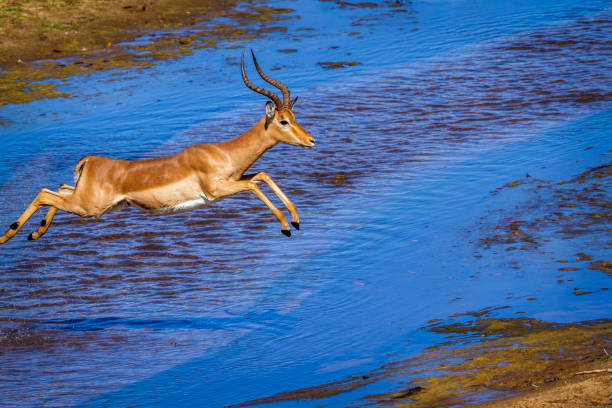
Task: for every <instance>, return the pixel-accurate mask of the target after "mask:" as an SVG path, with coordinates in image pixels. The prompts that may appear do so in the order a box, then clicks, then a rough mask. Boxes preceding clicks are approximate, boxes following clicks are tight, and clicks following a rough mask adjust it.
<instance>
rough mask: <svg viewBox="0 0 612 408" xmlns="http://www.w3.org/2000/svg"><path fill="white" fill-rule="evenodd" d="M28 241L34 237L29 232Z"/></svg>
mask: <svg viewBox="0 0 612 408" xmlns="http://www.w3.org/2000/svg"><path fill="white" fill-rule="evenodd" d="M28 241H34V237H33V236H32V233H30V235H28Z"/></svg>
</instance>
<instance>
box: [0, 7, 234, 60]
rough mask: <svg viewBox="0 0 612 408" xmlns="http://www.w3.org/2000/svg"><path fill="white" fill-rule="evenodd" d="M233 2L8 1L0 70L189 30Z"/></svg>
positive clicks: (0, 35) (0, 13)
mask: <svg viewBox="0 0 612 408" xmlns="http://www.w3.org/2000/svg"><path fill="white" fill-rule="evenodd" d="M236 3H237V1H236V0H221V1H213V0H204V1H199V0H197V1H196V0H106V1H104V2H100V1H95V0H60V1H53V2H31V1H25V0H11V1H7V2H2V6H1V8H0V21H1V23H2V24H0V65H4V66H10V65H14V64H17V63H19V62H27V61H34V60H40V59H50V58H63V57H66V56H75V55H82V54H83V53H87V54H89V53H92V52H96V51H100V50H103V49H105V48H107V47H111V46H112V45H113V44H114V43H116V42H118V41H125V40H130V39H133V38H135V37H136V36H138V35H140V34H142V33H144V32H147V31H156V30H166V29H173V28H179V27H183V26H186V25H187V26H188V25H193V24H196V22H198V21H200V20H201V19H204V18H207V17H211V16H213V15H214V14H215V13H218V12H220V11H226V10H229V9H231V8H232V7H234V6H235V5H236Z"/></svg>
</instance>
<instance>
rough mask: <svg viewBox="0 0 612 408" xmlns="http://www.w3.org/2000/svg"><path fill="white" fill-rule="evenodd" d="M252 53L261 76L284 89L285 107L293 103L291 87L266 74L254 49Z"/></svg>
mask: <svg viewBox="0 0 612 408" xmlns="http://www.w3.org/2000/svg"><path fill="white" fill-rule="evenodd" d="M251 55H252V56H253V62H254V63H255V68H256V69H257V72H258V73H259V76H261V77H262V78H263V80H264V81H266V82H268V83H269V84H272V85H274V86H275V87H277V88H278V89H280V90H281V91H282V93H283V107H284V108H289V106H290V105H291V98H290V96H289V88H287V85H285V84H283V83H282V82H280V81H276V80H274V79H272V78H270V77H269V76H267V75H266V74H264V73H263V71H262V70H261V67H260V66H259V64H258V63H257V59H256V58H255V53H254V52H253V50H251Z"/></svg>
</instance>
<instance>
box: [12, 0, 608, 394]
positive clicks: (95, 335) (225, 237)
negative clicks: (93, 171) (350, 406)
mask: <svg viewBox="0 0 612 408" xmlns="http://www.w3.org/2000/svg"><path fill="white" fill-rule="evenodd" d="M368 4H369V5H368ZM359 5H361V6H359ZM499 5H500V7H499V8H493V7H483V8H482V9H481V10H478V12H476V10H475V9H472V6H469V5H467V4H464V3H457V4H455V3H453V4H452V5H451V4H447V3H444V2H443V3H423V4H419V5H416V4H413V3H410V2H405V3H402V6H400V7H398V6H396V3H394V2H383V3H380V4H378V5H376V7H375V6H374V5H373V4H372V3H367V4H366V3H354V4H353V3H349V2H316V3H314V2H302V1H295V2H286V3H279V4H275V7H280V8H283V9H293V10H295V11H293V12H287V13H283V16H284V19H283V20H282V21H280V22H278V21H276V22H274V26H275V27H276V26H279V27H283V29H277V30H266V31H265V32H264V31H262V32H261V33H258V34H256V35H251V36H246V37H241V36H240V35H238V36H237V39H238V41H233V40H231V39H230V38H229V37H228V36H230V37H231V35H230V34H231V33H232V32H233V31H231V30H230V31H228V32H227V33H226V34H227V35H226V36H221V35H219V36H218V37H219V38H218V40H219V41H218V43H216V44H215V47H212V48H211V47H203V48H201V49H198V47H194V48H190V49H189V52H185V53H179V54H177V55H182V56H183V58H181V59H176V60H174V59H169V60H166V61H165V62H159V63H158V64H157V65H155V66H153V65H151V66H148V67H145V68H143V69H142V70H141V71H138V70H133V69H130V70H128V71H125V72H123V75H121V76H119V77H118V78H117V77H115V76H114V75H115V73H117V72H121V71H115V70H103V71H100V72H99V73H97V74H95V75H91V76H90V77H86V76H77V77H73V76H71V74H67V75H66V76H65V78H66V79H65V81H66V82H63V83H62V84H61V89H63V91H66V92H69V93H71V94H73V95H77V96H74V97H73V98H69V99H55V100H45V99H43V100H39V101H35V102H31V103H29V104H26V105H13V104H9V105H5V106H4V107H3V108H2V109H1V110H0V117H5V118H7V120H6V121H4V122H2V124H0V126H1V127H0V130H2V132H3V136H2V137H3V140H6V141H7V143H6V144H5V147H4V155H3V158H2V162H0V168H1V169H2V170H3V175H2V176H0V181H1V182H2V191H1V197H2V213H1V214H0V220H1V221H2V224H3V225H10V223H11V222H13V221H14V218H15V217H16V216H17V215H18V214H19V213H20V211H23V209H24V208H25V207H26V206H27V204H28V203H29V200H31V199H32V198H33V197H34V196H35V194H36V192H37V191H38V189H40V188H41V187H43V186H53V185H55V184H59V183H61V182H65V181H67V180H66V178H67V177H68V176H69V175H70V174H71V171H72V166H73V163H74V162H75V161H76V159H78V158H79V157H81V156H83V155H85V154H105V155H110V156H113V157H122V158H142V157H155V156H159V155H163V154H168V153H173V152H176V151H179V150H180V149H182V148H184V147H185V146H187V145H189V144H191V143H194V142H202V141H219V140H225V139H227V137H228V136H227V135H237V134H239V133H241V132H242V131H244V130H245V129H246V128H247V127H248V126H250V124H252V123H254V122H255V121H256V120H257V119H259V117H260V116H261V115H263V101H262V100H261V98H258V99H255V98H256V97H255V96H254V95H253V94H250V93H249V91H248V90H244V88H243V86H242V84H241V83H240V82H239V77H238V75H237V74H238V68H237V64H238V61H239V55H240V51H239V50H237V49H235V47H242V46H253V48H255V50H256V51H257V52H258V53H259V55H261V56H262V57H261V59H262V61H261V62H262V65H264V66H265V67H266V68H268V69H269V70H270V73H271V74H272V75H273V76H274V77H276V76H278V78H279V79H281V80H283V82H286V83H288V84H289V85H290V87H291V89H292V93H293V94H295V95H300V101H299V102H298V105H297V107H296V109H295V112H296V116H297V117H298V120H299V121H300V124H302V126H303V127H304V128H306V129H308V130H309V132H310V133H311V134H313V136H315V137H316V138H317V140H318V142H319V145H318V146H317V148H316V149H315V150H312V151H302V150H300V149H296V148H294V147H281V146H279V147H277V148H276V149H274V150H273V151H271V152H269V153H267V154H266V156H264V157H263V158H262V159H261V160H260V161H259V162H258V163H256V165H255V167H254V169H258V170H264V169H265V171H266V172H268V173H269V174H271V175H272V177H273V178H274V179H275V180H276V181H277V182H278V184H279V185H280V186H281V188H283V190H284V191H285V192H286V193H287V195H288V196H290V197H291V198H292V200H293V201H294V202H295V203H296V204H297V206H298V209H299V210H300V217H301V221H302V230H301V231H300V232H299V233H297V234H296V235H295V236H294V237H292V238H291V239H286V238H285V237H283V236H282V235H280V233H279V231H278V226H277V225H276V221H275V219H274V217H273V216H272V215H271V214H270V213H269V212H268V211H267V210H266V209H265V208H262V206H261V205H260V204H259V203H258V202H257V201H256V200H255V199H254V198H252V197H250V196H249V195H247V194H243V195H239V196H235V197H231V198H228V199H227V200H224V201H223V202H222V203H220V204H219V205H218V206H214V207H211V208H207V209H206V210H202V211H196V212H192V213H186V214H179V215H175V216H170V217H161V216H150V215H147V214H144V213H142V212H138V211H136V210H133V209H127V210H124V211H122V212H121V213H117V214H110V215H108V216H105V217H103V218H101V219H98V220H82V219H78V218H76V217H74V216H71V215H67V214H59V215H58V216H57V218H56V220H57V222H54V225H53V226H52V227H51V229H50V230H49V232H48V234H47V235H46V236H45V237H44V238H43V239H41V240H40V241H37V242H35V243H26V242H24V239H25V236H27V234H24V233H22V234H21V235H18V236H16V237H15V238H14V239H13V240H12V241H10V242H9V243H8V244H6V245H4V246H3V247H2V248H1V250H2V254H3V255H2V259H0V265H1V267H2V270H3V273H2V275H1V276H0V291H1V297H0V330H1V331H0V354H1V355H2V360H3V363H2V365H0V378H1V380H0V381H1V382H2V387H0V388H2V389H3V390H4V391H2V392H3V393H5V395H4V397H5V398H3V399H4V400H5V401H18V400H19V401H23V404H26V405H27V404H30V403H31V404H34V405H37V404H53V405H66V404H75V403H78V402H82V401H87V402H86V403H85V405H91V406H103V405H104V404H107V405H118V404H119V405H121V404H125V405H128V404H132V403H134V402H135V401H136V402H139V403H142V404H144V405H156V404H158V405H169V404H170V403H171V401H182V402H183V403H184V405H194V406H197V405H198V404H200V405H202V404H204V405H209V406H219V405H224V404H229V403H237V402H240V401H248V400H253V399H255V398H263V397H265V396H266V395H268V396H269V395H274V394H276V393H278V392H279V391H284V390H288V389H300V388H301V387H308V386H313V385H315V384H327V383H331V382H334V381H339V380H342V379H344V378H346V377H347V376H350V375H353V374H354V373H355V372H356V371H359V372H364V373H367V372H369V371H370V370H374V369H376V368H377V367H381V366H383V365H384V364H387V363H391V362H397V361H400V360H402V359H408V358H415V355H417V354H418V353H420V352H421V351H422V350H423V349H424V348H426V347H430V346H433V345H435V344H438V343H439V342H440V338H439V337H438V335H437V334H436V333H435V332H432V331H431V330H430V331H427V330H420V329H419V327H425V326H426V323H427V321H429V320H431V319H439V318H443V319H446V316H451V315H453V314H454V313H457V312H466V311H470V310H481V309H483V308H486V307H498V306H511V308H509V309H502V310H504V312H500V313H504V314H505V315H504V316H501V317H500V318H506V317H512V318H523V319H528V318H534V319H539V320H543V321H550V322H563V323H567V324H571V322H575V321H582V320H591V319H597V318H602V317H606V316H607V315H609V308H608V307H607V303H606V301H605V299H606V291H605V290H604V288H605V287H606V286H605V285H607V286H609V283H608V284H606V283H605V282H606V279H607V278H608V276H607V275H606V274H604V273H601V271H600V270H601V269H602V268H606V267H607V266H606V265H608V264H606V263H605V262H608V261H609V260H608V259H606V258H605V255H604V254H605V248H606V245H609V243H608V244H605V243H602V242H601V239H598V238H597V236H599V235H601V234H600V233H596V232H597V231H600V230H599V229H597V228H603V229H605V228H607V226H608V225H609V214H608V215H605V214H607V212H606V211H607V210H602V211H601V212H598V213H597V214H600V217H598V218H597V220H598V222H601V223H600V224H596V225H597V227H593V224H583V229H585V230H586V231H587V232H585V233H584V234H573V233H571V234H569V235H571V237H570V238H567V239H566V237H565V236H564V237H563V238H560V237H559V234H557V233H555V231H556V229H559V228H562V229H564V230H571V228H570V227H568V226H565V225H564V226H563V227H558V225H559V224H555V222H557V221H558V222H561V223H570V224H571V223H572V222H574V221H579V222H580V223H584V222H588V221H591V220H593V219H595V218H596V217H594V216H593V215H592V214H595V213H596V212H594V211H591V210H589V209H588V208H587V207H588V206H591V205H597V204H596V203H597V202H600V203H606V202H609V197H608V196H607V195H606V196H605V197H599V198H598V196H597V194H605V192H606V191H609V186H608V185H607V184H606V185H605V186H601V185H599V186H598V185H596V184H594V183H604V182H605V183H609V181H608V179H607V178H605V179H604V178H603V177H601V178H595V179H593V178H589V183H590V184H589V185H590V188H591V190H588V191H585V192H584V194H586V195H584V196H581V195H578V196H579V197H583V198H579V199H577V200H573V201H572V200H571V199H567V200H564V199H563V198H562V197H561V196H563V195H565V196H572V194H573V192H572V191H570V190H571V189H579V188H582V185H579V184H580V175H581V174H586V173H584V171H586V170H587V169H588V168H592V167H594V166H596V165H601V164H603V163H606V162H609V157H606V155H607V154H609V149H610V148H611V146H610V137H609V131H608V129H607V121H608V119H607V118H608V117H609V109H610V96H611V92H612V89H611V88H610V84H611V83H612V81H610V69H609V62H608V61H609V60H610V57H611V55H610V54H611V53H612V52H611V50H610V47H609V38H610V36H611V35H612V18H611V17H612V16H611V15H610V11H609V9H608V8H606V7H607V5H606V3H605V2H588V4H584V5H582V6H581V7H574V6H573V4H571V3H567V4H565V3H563V2H555V3H554V4H546V5H539V6H537V7H536V6H533V5H514V6H510V5H508V4H506V3H503V2H500V3H499ZM539 10H546V11H545V12H540V11H539ZM237 13H238V14H236V15H233V16H229V17H228V16H225V17H221V18H234V19H240V18H248V16H244V15H242V14H240V10H238V11H237ZM285 18H286V20H285ZM222 23H223V20H220V21H216V24H222ZM258 23H261V22H258ZM261 24H263V25H262V26H261V27H263V28H266V27H269V25H266V24H268V23H267V22H265V21H264V22H263V23H261ZM172 35H176V36H177V38H182V36H183V35H191V34H189V33H174V34H172ZM213 37H215V35H213ZM215 38H217V37H215ZM193 41H196V40H193ZM140 46H142V44H140V43H138V42H136V44H135V45H134V47H140ZM271 50H277V51H278V54H277V55H275V54H272V55H271ZM294 50H295V52H294ZM192 52H193V55H192V56H187V54H190V53H192ZM145 60H146V61H148V59H146V58H145ZM221 61H222V62H221ZM274 61H278V62H274ZM358 63H359V64H358ZM230 73H231V74H230ZM219 95H223V98H220V97H219ZM249 97H250V98H252V99H250V100H249V102H248V103H245V102H243V101H244V100H245V98H249ZM255 101H257V102H255ZM254 104H255V105H254ZM254 106H255V111H254ZM257 109H261V112H260V113H256V112H259V111H257ZM601 112H604V113H603V114H602V113H601ZM228 118H231V120H228ZM585 118H586V119H585ZM92 123H95V124H96V125H95V126H93V125H92ZM143 135H145V136H143ZM587 148H588V149H587ZM606 160H607V161H606ZM542 166H547V167H546V168H542ZM526 172H529V173H530V177H529V178H526V177H525V173H526ZM560 174H561V175H563V176H562V177H560V176H559V175H560ZM589 174H592V175H594V174H600V173H598V172H591V173H589ZM606 174H607V173H606ZM573 176H576V177H577V178H576V179H571V177H573ZM585 177H590V176H588V174H587V176H585ZM593 177H596V176H593ZM519 179H520V180H521V183H518V184H513V183H514V182H516V181H517V180H519ZM24 180H28V183H25V184H24ZM544 180H555V182H556V181H562V180H564V181H565V182H566V183H570V184H571V183H574V185H571V186H570V184H568V185H566V189H565V190H563V188H564V187H558V186H556V185H555V184H554V182H545V181H544ZM508 183H510V184H508ZM540 186H542V188H540ZM597 189H599V190H601V191H599V190H597ZM576 191H577V190H576ZM536 193H537V194H538V195H539V196H537V199H536V198H533V199H532V197H534V195H535V194H536ZM576 194H578V193H576ZM580 194H582V193H580ZM551 197H552V198H553V199H551ZM591 198H593V200H591ZM598 200H599V201H598ZM523 201H528V202H529V206H527V207H525V205H524V202H523ZM542 203H551V204H550V205H552V206H554V205H557V204H558V205H557V208H552V207H546V206H545V205H543V204H542ZM569 204H574V207H571V206H568V205H569ZM559 206H562V207H559ZM509 208H514V212H512V211H509V210H508V209H509ZM525 208H528V209H529V212H530V213H533V214H539V215H537V216H533V217H531V218H529V217H526V215H525V214H524V212H525ZM542 208H544V209H542ZM559 208H561V210H559ZM572 208H574V209H576V210H575V212H584V214H568V213H567V212H568V211H571V209H572ZM558 212H560V214H557V213H558ZM602 214H604V215H603V216H601V215H602ZM555 217H558V218H559V220H555ZM563 217H572V218H570V219H566V218H563ZM537 218H542V219H543V220H542V221H538V220H537ZM517 221H521V222H517ZM523 221H525V222H523ZM587 225H590V226H587ZM532 226H533V227H532ZM28 227H29V228H33V227H31V226H30V225H28V226H26V228H28ZM497 227H499V228H497ZM539 228H542V229H541V230H539ZM593 228H595V229H593ZM538 231H540V232H539V233H538ZM572 231H573V230H572ZM600 232H601V231H600ZM538 234H539V235H538ZM535 235H537V236H538V237H540V238H538V237H535ZM536 243H537V244H536ZM511 247H514V248H512V249H510V248H511ZM581 247H582V248H581ZM575 248H576V249H575ZM381 249H382V250H381ZM574 249H575V250H574ZM568 251H569V253H568ZM577 253H582V254H585V255H588V256H590V257H591V258H590V259H587V258H584V259H582V260H581V261H580V262H578V263H577V264H576V265H574V264H572V265H567V266H566V264H565V263H558V262H556V261H557V260H560V259H566V260H567V259H574V258H576V259H578V258H580V256H579V255H576V254H577ZM559 265H562V266H559ZM564 267H565V268H567V267H571V268H576V270H573V269H572V270H569V269H567V270H562V269H560V268H564ZM597 267H599V269H597ZM589 268H592V269H589ZM593 269H597V270H593ZM536 271H553V272H551V273H539V272H536ZM567 274H572V275H571V276H568V275H567ZM560 280H561V281H562V282H559V281H560ZM574 288H577V289H574ZM580 292H589V293H582V294H581V296H577V293H580ZM526 316H527V317H526ZM523 321H524V320H521V322H523ZM446 323H447V322H446V321H445V322H443V323H440V325H443V324H446ZM605 324H608V325H609V323H604V326H605ZM606 330H607V329H606ZM407 340H410V342H408V341H407ZM415 364H418V363H415ZM173 367H174V368H173ZM158 373H161V374H159V375H158V376H156V375H155V374H158ZM364 375H366V374H364ZM391 377H392V376H391V375H388V376H386V377H385V381H377V382H376V384H374V383H373V382H372V383H370V382H368V387H367V388H365V389H363V390H357V389H358V388H359V387H356V388H354V389H351V391H354V390H357V391H355V392H353V393H351V394H344V393H339V394H338V395H332V394H330V395H327V396H326V398H329V399H328V400H326V401H325V402H326V403H328V404H329V405H331V406H345V405H346V404H347V403H348V401H355V400H359V398H364V397H366V396H367V395H375V394H376V395H379V394H380V395H383V394H387V393H389V392H391V391H396V390H397V389H401V387H400V386H398V384H397V383H395V382H394V381H393V380H391V379H390V378H391ZM411 379H412V378H410V379H409V380H411ZM141 380H142V382H139V381H141ZM402 381H404V380H398V382H402ZM406 381H408V380H406ZM59 383H61V384H62V385H61V387H58V384H59ZM129 384H131V385H130V386H128V387H126V386H127V385H129ZM402 384H403V386H405V385H406V383H405V381H404V382H403V383H402ZM170 385H172V387H173V388H172V389H168V388H167V387H169V386H170ZM415 386H417V385H415ZM418 386H419V387H421V386H422V387H424V388H427V386H425V385H422V384H421V385H418ZM123 387H126V388H123ZM194 388H197V390H194ZM404 388H405V387H404ZM109 391H116V392H114V393H108V392H109ZM398 392H400V391H398ZM401 392H405V390H404V391H401ZM105 393H108V394H105ZM99 394H101V396H100V397H99V398H98V399H94V400H88V399H89V398H91V397H93V396H95V395H99ZM409 397H412V395H411V394H410V395H409V394H405V395H403V397H402V398H409ZM18 398H19V399H18ZM384 398H387V397H382V396H381V397H380V398H379V399H378V400H383V399H384ZM469 398H474V396H470V397H469ZM366 400H367V398H366ZM367 401H370V400H367ZM310 402H312V406H315V405H317V404H319V403H320V401H310ZM308 403H309V402H308ZM296 404H297V402H296Z"/></svg>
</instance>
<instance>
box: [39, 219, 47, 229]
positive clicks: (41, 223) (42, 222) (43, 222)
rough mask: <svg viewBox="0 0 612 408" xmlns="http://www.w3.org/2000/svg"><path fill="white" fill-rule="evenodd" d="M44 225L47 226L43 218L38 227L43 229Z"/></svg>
mask: <svg viewBox="0 0 612 408" xmlns="http://www.w3.org/2000/svg"><path fill="white" fill-rule="evenodd" d="M45 225H47V220H45V219H44V218H43V220H42V221H41V222H40V226H41V227H44V226H45Z"/></svg>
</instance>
